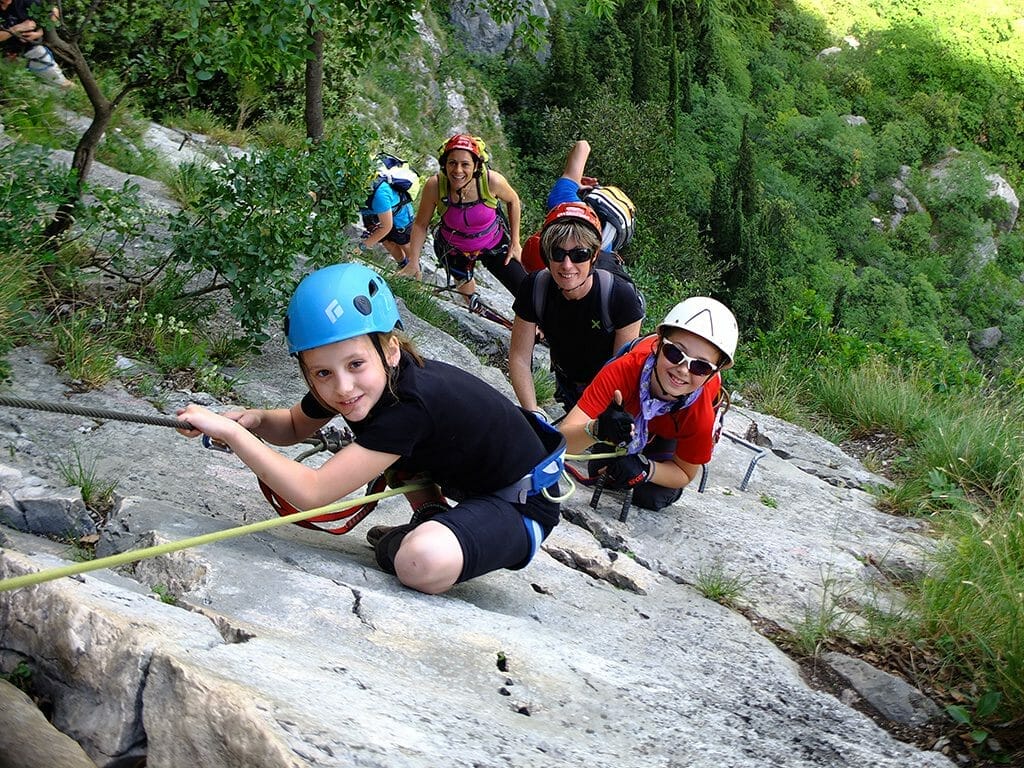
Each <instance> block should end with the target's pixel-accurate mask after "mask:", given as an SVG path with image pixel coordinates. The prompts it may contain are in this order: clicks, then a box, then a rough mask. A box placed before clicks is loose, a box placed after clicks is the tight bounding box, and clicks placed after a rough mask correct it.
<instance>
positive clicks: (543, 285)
mask: <svg viewBox="0 0 1024 768" xmlns="http://www.w3.org/2000/svg"><path fill="white" fill-rule="evenodd" d="M550 285H551V273H550V272H549V271H548V270H546V269H542V270H540V271H539V272H537V277H536V279H535V280H534V281H533V313H534V314H535V315H537V325H543V324H544V307H545V306H547V303H548V287H549V286H550Z"/></svg>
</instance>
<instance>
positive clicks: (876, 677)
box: [822, 652, 942, 726]
mask: <svg viewBox="0 0 1024 768" xmlns="http://www.w3.org/2000/svg"><path fill="white" fill-rule="evenodd" d="M822 659H823V660H824V661H825V663H826V664H828V665H829V666H830V667H831V668H832V669H833V670H835V671H836V672H837V673H838V674H839V675H840V676H842V677H843V679H845V680H846V681H847V682H848V683H849V684H850V685H851V686H852V687H853V689H854V690H855V691H856V692H857V693H858V694H860V695H861V696H862V697H863V698H864V700H865V701H867V702H868V704H870V705H871V706H872V707H874V708H875V709H876V710H878V712H879V713H881V714H882V715H883V716H884V717H886V718H888V719H889V720H892V721H894V722H897V723H903V724H904V725H913V726H921V725H924V724H925V723H928V722H930V721H931V720H934V719H935V718H937V717H939V716H941V715H942V710H941V709H939V707H938V705H937V704H936V703H935V702H934V701H932V700H931V699H929V698H928V697H927V696H925V695H924V694H923V693H921V691H919V690H918V689H917V688H915V687H914V686H912V685H911V684H910V683H908V682H907V681H906V680H903V679H902V678H899V677H896V676H895V675H891V674H889V673H888V672H885V671H883V670H880V669H875V668H874V667H873V666H871V665H870V664H868V663H867V662H866V661H861V660H860V659H855V658H853V657H852V656H847V655H846V654H844V653H835V652H829V653H826V654H823V655H822Z"/></svg>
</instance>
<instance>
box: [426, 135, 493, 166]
mask: <svg viewBox="0 0 1024 768" xmlns="http://www.w3.org/2000/svg"><path fill="white" fill-rule="evenodd" d="M482 143H483V142H480V141H479V140H478V139H476V138H475V137H473V136H470V135H469V134H467V133H457V134H455V135H454V136H452V137H451V138H450V139H448V141H446V142H445V143H444V145H443V146H442V147H441V153H440V155H439V156H438V158H437V159H438V162H440V164H441V165H442V166H444V160H445V157H446V156H447V155H448V153H449V152H451V151H452V150H453V149H464V150H466V151H467V152H469V154H471V155H472V156H473V157H475V158H476V161H477V162H478V163H479V162H481V161H482V160H483V159H484V158H483V156H482V152H481V147H480V145H481V144H482Z"/></svg>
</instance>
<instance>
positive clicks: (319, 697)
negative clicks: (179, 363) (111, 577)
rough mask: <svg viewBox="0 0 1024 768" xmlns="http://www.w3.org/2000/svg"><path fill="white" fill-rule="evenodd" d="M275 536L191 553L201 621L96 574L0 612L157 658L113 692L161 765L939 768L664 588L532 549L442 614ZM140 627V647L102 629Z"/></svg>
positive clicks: (128, 510) (363, 561)
mask: <svg viewBox="0 0 1024 768" xmlns="http://www.w3.org/2000/svg"><path fill="white" fill-rule="evenodd" d="M122 511H123V512H124V514H125V515H126V516H127V518H126V520H121V519H120V518H119V521H118V523H119V526H120V527H121V528H122V529H123V528H128V529H131V528H133V527H135V526H138V527H139V528H143V527H148V525H149V524H150V523H151V521H152V518H158V519H159V521H160V525H161V528H160V530H159V533H158V535H159V537H160V538H177V537H178V536H179V535H181V534H182V533H185V532H188V531H198V530H204V529H215V528H218V527H220V526H221V525H222V524H221V523H217V522H216V521H212V520H209V519H205V518H202V517H197V516H195V515H192V514H190V513H188V512H186V511H183V510H175V509H174V508H173V507H169V506H166V505H165V506H158V505H155V504H152V503H149V502H147V501H146V500H143V499H138V500H135V499H133V500H126V503H125V505H124V509H123V510H122ZM392 514H393V513H392ZM280 530H281V532H282V534H281V535H280V536H279V535H276V534H270V533H267V534H262V535H260V536H258V537H256V536H254V537H247V538H242V539H234V540H231V541H226V542H220V543H218V544H213V545H209V546H207V547H203V548H201V549H199V550H196V551H195V552H194V553H193V557H194V558H195V559H202V561H203V563H204V570H205V578H204V579H203V580H202V581H201V582H196V585H195V589H194V593H193V591H192V590H190V591H186V592H185V593H183V594H182V595H180V597H181V599H182V601H183V603H185V604H190V603H191V602H192V600H193V599H194V600H195V602H196V604H198V605H201V606H202V610H204V611H205V612H206V613H207V618H203V617H202V616H200V614H198V613H196V612H194V611H188V610H184V609H182V608H173V607H171V606H165V605H163V604H161V603H157V602H155V601H152V600H147V599H145V598H142V597H140V596H139V595H138V594H137V593H135V592H132V591H129V590H118V589H117V588H116V587H115V586H114V585H113V584H112V583H110V582H109V581H108V580H105V579H101V578H97V577H95V576H93V575H85V576H83V577H82V580H81V581H75V580H72V579H65V580H62V581H61V582H55V583H52V584H47V585H42V586H39V587H36V588H33V589H31V590H26V591H19V592H15V593H3V594H0V601H2V603H0V604H3V605H4V606H5V608H6V609H7V610H10V611H12V612H17V614H18V615H19V616H32V617H35V616H39V615H40V614H41V613H42V611H41V610H40V608H41V607H42V606H46V607H47V611H46V614H47V615H48V616H51V617H52V619H51V621H53V622H54V624H59V623H60V620H61V618H64V617H66V615H67V612H68V611H75V613H76V616H82V615H83V614H86V615H89V616H90V617H91V615H92V613H93V612H94V611H95V612H97V613H99V617H97V618H95V619H93V618H90V621H89V623H88V624H87V626H89V627H91V628H93V631H92V632H91V633H90V635H89V638H90V640H93V639H94V640H96V641H99V640H103V642H90V643H89V644H88V647H87V648H81V647H79V648H75V649H68V650H69V652H70V653H72V654H75V657H76V658H78V659H79V660H80V663H79V666H82V664H81V661H82V660H84V658H88V659H89V664H90V666H92V667H94V668H95V670H96V671H97V672H99V671H101V670H103V671H106V672H107V674H108V675H110V674H112V672H113V669H114V667H115V666H116V665H115V664H114V662H115V661H118V660H120V661H119V663H120V665H121V666H125V667H127V668H129V669H133V670H139V669H140V665H139V664H137V663H136V664H131V663H128V662H127V660H124V657H125V656H126V655H130V654H132V653H136V654H139V655H143V656H144V657H145V658H146V659H147V664H145V665H144V674H145V680H144V681H142V680H136V681H134V682H135V687H134V688H133V687H132V685H131V684H130V683H131V682H132V681H131V680H126V679H125V678H124V676H123V675H122V676H120V677H118V678H117V679H116V680H111V681H110V682H111V685H110V686H109V687H108V688H106V689H104V693H105V695H109V696H111V697H113V698H115V699H118V701H119V705H120V706H121V707H123V708H124V709H125V710H129V706H128V700H130V701H131V702H132V706H131V708H130V712H131V713H133V714H134V715H135V718H136V720H137V718H138V717H139V716H141V719H142V723H143V724H144V726H145V733H146V737H147V739H148V745H149V746H148V764H149V765H151V766H154V767H155V768H159V767H161V766H180V765H264V766H306V765H317V766H342V765H346V766H347V765H364V766H433V765H452V766H471V765H488V766H490V765H498V764H502V765H507V766H536V765H540V764H544V765H560V766H591V765H594V764H595V763H596V764H603V763H611V762H614V763H615V764H616V765H622V766H649V765H651V764H660V765H689V766H712V765H729V766H736V767H737V768H739V767H742V766H750V767H751V768H753V766H758V768H761V767H762V766H775V765H777V766H783V765H785V766H793V767H800V766H836V767H837V768H838V766H844V767H845V766H850V765H872V766H879V767H881V768H886V767H887V766H892V767H893V768H896V766H900V768H905V767H906V766H944V765H948V763H947V761H946V760H945V758H943V757H942V756H940V755H938V754H933V753H922V752H918V751H917V750H915V749H914V748H912V747H910V746H907V745H904V744H901V743H899V742H897V741H895V740H893V739H892V738H891V737H890V736H889V735H888V734H886V733H885V732H884V731H882V730H880V729H879V728H878V727H877V726H875V725H874V724H873V723H872V722H871V721H870V720H868V719H867V718H865V717H863V716H862V715H860V714H859V713H857V712H856V711H854V710H852V709H849V708H848V707H846V706H845V705H843V704H841V703H840V702H838V701H837V700H836V699H834V698H832V697H830V696H828V695H825V694H821V693H818V692H816V691H812V690H810V689H809V688H808V687H807V686H806V685H805V684H804V683H803V682H802V681H801V679H800V675H799V672H798V670H797V668H796V666H795V665H794V664H793V663H792V662H791V661H790V660H789V659H788V658H787V657H785V656H784V655H783V654H782V653H781V652H779V651H778V650H777V649H776V648H775V647H774V646H772V645H771V643H769V642H768V641H767V640H765V639H764V638H762V637H761V636H759V635H758V634H757V633H756V632H754V631H753V629H752V628H751V627H750V626H749V624H748V623H747V622H746V621H745V620H744V619H743V618H741V617H739V616H738V615H736V614H735V613H733V612H731V611H729V610H727V609H725V608H722V607H721V606H718V605H716V604H714V603H711V602H709V601H706V600H703V599H702V598H700V597H699V596H698V595H696V594H695V593H694V592H693V591H692V590H690V589H688V588H687V587H685V586H680V585H678V584H675V583H673V582H671V581H670V580H668V579H664V578H660V577H657V576H652V577H651V578H650V580H649V582H648V583H647V584H646V586H645V591H646V593H647V594H644V595H641V594H637V593H635V592H631V591H627V590H622V589H617V588H615V587H613V586H611V585H610V584H608V583H606V582H604V581H601V580H597V579H594V578H592V577H591V576H589V575H587V574H584V573H582V572H580V571H578V570H576V569H573V568H567V567H565V566H564V565H562V564H560V563H559V562H558V561H556V560H555V559H553V558H551V557H550V556H548V555H547V554H544V553H542V554H540V555H539V556H538V558H537V559H536V560H535V562H534V563H532V564H531V565H530V567H529V568H527V569H525V570H523V571H519V572H502V573H497V574H493V575H490V576H488V577H484V578H481V579H478V580H475V581H474V582H470V583H469V584H466V585H461V586H459V587H456V588H455V589H453V590H452V591H451V592H450V593H449V594H447V595H445V596H443V597H431V596H427V595H421V594H419V593H415V592H411V591H409V590H406V589H404V588H402V587H401V586H400V585H398V584H397V582H395V581H394V579H393V578H391V577H388V576H386V575H384V574H382V573H380V572H379V571H377V570H376V569H375V568H374V567H372V560H371V553H370V550H369V548H368V547H366V545H365V544H364V543H363V542H362V541H361V540H360V539H359V538H357V537H354V536H346V537H337V538H331V537H323V536H321V543H320V546H318V547H312V546H310V545H309V544H308V543H307V542H306V541H298V540H292V538H291V536H290V535H289V533H287V532H286V529H280ZM296 530H297V529H296ZM556 533H558V529H556ZM570 533H573V534H577V532H570ZM3 557H4V562H5V563H7V562H8V558H9V557H10V558H12V559H13V561H14V562H15V563H16V565H15V566H9V565H5V566H4V567H5V568H11V569H14V570H22V569H23V568H24V567H25V566H24V557H25V556H21V555H9V554H8V553H7V552H5V553H4V555H3ZM37 557H40V556H37ZM44 562H48V560H47V559H44ZM193 566H194V562H193V563H191V564H190V566H189V567H190V568H192V567H193ZM140 601H141V604H143V605H144V606H145V607H146V609H147V610H146V612H145V613H141V612H139V611H138V605H139V604H140ZM117 613H121V614H123V616H122V619H121V620H120V621H116V620H115V618H108V617H109V616H110V615H111V614H117ZM214 614H219V615H222V616H226V617H228V620H229V621H232V622H240V623H242V624H244V626H245V628H246V629H247V631H248V633H249V634H248V635H247V636H246V637H245V639H244V641H241V642H228V641H224V640H223V639H222V636H221V634H220V633H219V631H216V632H215V630H214V627H215V623H213V622H211V621H207V619H208V618H209V617H210V616H212V615H214ZM157 615H159V617H160V619H161V622H160V623H161V625H163V623H164V622H167V627H168V629H166V630H163V631H161V632H160V634H159V636H158V637H156V636H154V634H153V631H152V625H151V617H153V616H157ZM9 616H10V614H8V618H9ZM147 616H148V617H150V618H147ZM196 622H198V624H197V623H196ZM66 623H68V624H70V623H71V622H66ZM76 623H77V622H76ZM132 626H137V627H138V634H139V637H137V638H131V637H129V636H126V635H119V634H117V633H116V632H115V631H114V630H113V629H112V628H114V627H117V628H118V631H121V630H125V631H126V630H127V629H128V628H130V627H132ZM175 627H176V628H177V629H174V628H175ZM186 629H187V630H188V631H187V632H186V631H185V630H186ZM49 630H50V631H52V632H55V633H56V634H57V636H58V637H60V636H62V635H61V630H60V627H59V626H52V627H49ZM65 634H66V632H65ZM32 636H33V637H39V636H41V633H38V634H33V635H32ZM27 642H28V635H27V633H26V635H25V636H24V637H23V638H20V639H19V644H25V643H27ZM64 647H65V646H64V645H63V644H58V646H57V651H58V652H56V653H54V652H53V651H51V654H52V655H54V656H56V658H55V659H54V663H62V662H63V663H66V659H65V657H64V655H63V654H64ZM24 650H25V651H26V652H28V651H30V650H31V649H28V648H25V649H24ZM40 651H41V649H36V652H40ZM98 678H99V675H97V676H96V677H95V678H93V677H90V678H89V679H90V681H93V684H94V685H95V684H97V683H98V682H99V680H98ZM115 682H116V685H114V683H115ZM143 682H144V684H143ZM114 689H118V690H123V691H125V692H124V693H121V694H116V693H115V690H114ZM140 693H141V708H140V709H138V708H137V707H138V705H137V701H138V697H139V695H140ZM110 706H113V705H112V704H111V705H110ZM125 717H127V718H128V719H131V718H130V717H129V716H128V714H127V711H126V712H125ZM94 725H98V724H95V723H94ZM497 756H501V757H500V759H499V758H498V757H497Z"/></svg>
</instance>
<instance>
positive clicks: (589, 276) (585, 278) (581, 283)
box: [558, 272, 594, 296]
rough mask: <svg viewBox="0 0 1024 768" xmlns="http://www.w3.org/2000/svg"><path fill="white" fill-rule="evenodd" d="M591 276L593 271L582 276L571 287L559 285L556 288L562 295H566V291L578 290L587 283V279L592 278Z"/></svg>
mask: <svg viewBox="0 0 1024 768" xmlns="http://www.w3.org/2000/svg"><path fill="white" fill-rule="evenodd" d="M593 277H594V273H593V272H591V273H590V274H588V275H587V276H586V277H584V278H583V279H582V280H581V281H580V282H578V283H577V284H576V285H574V286H573V287H572V288H561V287H559V289H558V290H560V291H561V292H562V295H563V296H564V295H566V294H568V293H572V292H573V291H575V290H578V289H579V288H582V287H583V286H584V285H586V284H587V281H588V280H590V279H592V278H593Z"/></svg>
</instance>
